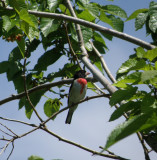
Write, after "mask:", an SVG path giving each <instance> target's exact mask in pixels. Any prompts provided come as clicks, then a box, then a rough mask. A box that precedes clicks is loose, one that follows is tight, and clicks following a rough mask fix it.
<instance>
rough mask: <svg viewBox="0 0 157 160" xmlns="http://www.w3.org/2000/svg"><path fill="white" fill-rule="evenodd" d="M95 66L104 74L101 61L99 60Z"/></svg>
mask: <svg viewBox="0 0 157 160" xmlns="http://www.w3.org/2000/svg"><path fill="white" fill-rule="evenodd" d="M94 64H95V65H96V67H97V68H98V69H99V70H100V71H101V73H103V67H102V65H101V61H100V60H99V61H96V62H95V63H94Z"/></svg>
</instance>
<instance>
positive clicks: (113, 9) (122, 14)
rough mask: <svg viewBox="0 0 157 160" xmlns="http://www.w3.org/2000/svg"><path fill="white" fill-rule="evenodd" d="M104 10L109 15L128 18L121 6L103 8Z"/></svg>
mask: <svg viewBox="0 0 157 160" xmlns="http://www.w3.org/2000/svg"><path fill="white" fill-rule="evenodd" d="M102 9H104V10H105V11H106V12H108V13H109V14H112V15H115V16H118V17H121V18H127V14H126V12H125V11H124V10H123V9H122V8H120V7H119V6H116V5H106V6H103V7H102Z"/></svg>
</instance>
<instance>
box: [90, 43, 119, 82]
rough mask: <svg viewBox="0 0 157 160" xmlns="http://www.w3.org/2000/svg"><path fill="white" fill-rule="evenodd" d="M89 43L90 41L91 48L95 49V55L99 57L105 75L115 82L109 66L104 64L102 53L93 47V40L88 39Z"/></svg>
mask: <svg viewBox="0 0 157 160" xmlns="http://www.w3.org/2000/svg"><path fill="white" fill-rule="evenodd" d="M90 43H91V45H92V47H93V50H94V51H95V53H96V55H97V56H98V57H99V58H100V61H101V64H102V66H103V68H104V70H105V72H106V74H107V76H108V77H109V78H110V80H111V81H112V82H113V83H115V82H116V80H115V78H114V77H113V75H112V74H111V72H110V70H109V68H108V67H107V64H106V62H105V60H104V58H103V56H102V55H101V54H100V53H99V51H98V50H97V49H96V48H95V46H94V44H93V42H92V41H90Z"/></svg>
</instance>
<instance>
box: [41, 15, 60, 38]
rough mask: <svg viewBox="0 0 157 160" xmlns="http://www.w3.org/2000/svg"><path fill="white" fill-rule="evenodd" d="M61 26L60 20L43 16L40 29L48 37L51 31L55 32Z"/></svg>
mask: <svg viewBox="0 0 157 160" xmlns="http://www.w3.org/2000/svg"><path fill="white" fill-rule="evenodd" d="M59 26H60V21H58V20H57V19H52V18H41V24H40V29H41V32H42V33H43V35H44V36H45V37H46V36H47V35H48V34H49V33H51V32H54V31H56V30H57V29H58V27H59Z"/></svg>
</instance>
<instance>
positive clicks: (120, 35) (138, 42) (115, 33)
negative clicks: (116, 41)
mask: <svg viewBox="0 0 157 160" xmlns="http://www.w3.org/2000/svg"><path fill="white" fill-rule="evenodd" d="M4 9H6V10H11V11H13V10H14V9H13V8H12V7H6V8H4ZM28 12H29V13H30V14H33V15H35V16H37V17H46V18H54V19H59V20H67V21H70V22H73V23H77V24H80V25H83V26H86V27H89V28H92V29H94V30H97V31H99V32H103V33H106V34H109V35H112V36H114V37H117V38H120V39H122V40H125V41H128V42H131V43H133V44H136V45H139V46H141V47H143V48H145V49H148V50H149V49H153V48H156V46H154V45H151V44H150V43H148V42H145V41H143V40H141V39H138V38H135V37H133V36H131V35H128V34H126V33H122V32H118V31H116V30H113V29H109V28H106V27H102V26H100V25H98V24H95V23H92V22H88V21H85V20H83V19H79V18H76V17H71V16H67V15H64V14H57V13H49V12H39V11H32V10H28Z"/></svg>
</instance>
